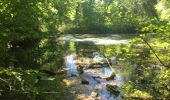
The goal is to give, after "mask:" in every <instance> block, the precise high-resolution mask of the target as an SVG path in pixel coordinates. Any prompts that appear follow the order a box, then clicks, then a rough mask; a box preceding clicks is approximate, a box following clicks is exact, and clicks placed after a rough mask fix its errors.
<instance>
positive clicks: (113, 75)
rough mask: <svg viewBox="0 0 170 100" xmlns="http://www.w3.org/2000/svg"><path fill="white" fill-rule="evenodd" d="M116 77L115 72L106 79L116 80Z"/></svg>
mask: <svg viewBox="0 0 170 100" xmlns="http://www.w3.org/2000/svg"><path fill="white" fill-rule="evenodd" d="M115 76H116V73H115V72H114V71H113V72H112V73H111V75H110V76H109V77H107V78H106V80H107V81H109V80H112V79H114V78H115Z"/></svg>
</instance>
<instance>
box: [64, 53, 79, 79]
mask: <svg viewBox="0 0 170 100" xmlns="http://www.w3.org/2000/svg"><path fill="white" fill-rule="evenodd" d="M76 63H77V60H76V54H70V55H67V56H66V62H65V65H66V67H67V68H68V71H67V76H69V77H70V76H75V75H78V72H77V65H76Z"/></svg>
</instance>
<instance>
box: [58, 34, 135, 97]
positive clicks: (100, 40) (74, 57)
mask: <svg viewBox="0 0 170 100" xmlns="http://www.w3.org/2000/svg"><path fill="white" fill-rule="evenodd" d="M127 37H128V36H126V37H122V36H120V35H105V36H98V35H88V34H87V35H86V34H85V35H66V36H63V37H60V38H59V39H60V40H64V41H66V42H67V43H68V44H70V43H72V44H71V45H68V46H69V48H70V49H68V51H67V52H70V51H71V52H70V53H68V54H67V55H66V57H65V66H66V67H67V68H68V71H67V76H68V77H67V79H68V80H72V81H73V82H75V83H74V85H73V84H72V85H71V87H74V89H73V90H70V91H76V89H77V91H78V93H76V92H75V93H76V94H77V97H78V99H81V100H95V99H96V100H121V95H118V96H115V95H114V94H110V92H109V91H108V90H107V88H106V85H107V84H110V83H113V84H116V85H117V86H119V87H121V85H122V84H123V80H122V76H121V72H120V71H119V69H117V68H114V67H113V69H111V68H110V67H109V64H108V65H106V66H102V67H100V65H99V67H97V66H98V65H95V66H96V68H89V69H85V68H84V73H83V74H79V72H78V67H77V63H78V60H79V57H78V55H79V54H76V53H77V50H76V49H78V50H81V49H85V52H91V53H90V57H91V58H90V59H88V60H85V61H83V62H82V64H83V66H89V65H90V60H93V61H95V62H103V60H104V59H105V58H104V56H103V55H102V54H100V53H99V52H98V51H97V50H98V49H96V48H94V47H95V46H100V45H108V44H109V45H110V44H112V45H115V44H127V43H128V42H129V40H130V39H131V38H132V37H131V38H129V37H128V38H127ZM76 42H77V43H80V44H81V45H80V46H82V45H83V47H84V48H81V47H79V45H75V44H74V43H76ZM89 43H90V44H89ZM91 43H92V44H93V45H91ZM93 49H95V50H93ZM94 51H95V52H94ZM73 52H74V53H73ZM82 52H83V51H82ZM82 54H84V53H82ZM88 55H89V54H88ZM116 56H117V55H115V56H113V57H111V58H110V60H111V61H112V62H114V61H116ZM81 58H88V57H83V56H81ZM86 61H87V62H86ZM113 71H114V72H115V73H116V76H115V77H114V78H113V79H111V80H109V81H108V80H106V78H107V77H109V76H110V75H111V74H112V72H113ZM99 77H100V78H99ZM82 79H85V80H87V81H88V82H89V84H86V85H83V84H81V80H82ZM74 80H76V81H74ZM82 87H83V88H82ZM75 88H76V89H75ZM94 92H95V93H97V94H98V96H96V97H95V98H91V97H92V96H91V94H93V93H94ZM120 92H121V91H120ZM76 94H75V95H76ZM82 96H83V97H84V98H82ZM79 97H80V98H79ZM89 97H90V98H89Z"/></svg>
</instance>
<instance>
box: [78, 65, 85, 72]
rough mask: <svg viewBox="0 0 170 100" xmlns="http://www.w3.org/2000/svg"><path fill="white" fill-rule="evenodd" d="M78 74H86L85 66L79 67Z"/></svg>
mask: <svg viewBox="0 0 170 100" xmlns="http://www.w3.org/2000/svg"><path fill="white" fill-rule="evenodd" d="M78 72H79V74H83V73H84V70H83V66H81V65H79V67H78Z"/></svg>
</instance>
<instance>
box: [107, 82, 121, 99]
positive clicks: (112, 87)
mask: <svg viewBox="0 0 170 100" xmlns="http://www.w3.org/2000/svg"><path fill="white" fill-rule="evenodd" d="M106 88H107V90H108V91H109V92H110V93H111V94H113V95H115V96H119V94H120V88H119V87H118V86H117V85H116V84H107V85H106Z"/></svg>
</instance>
